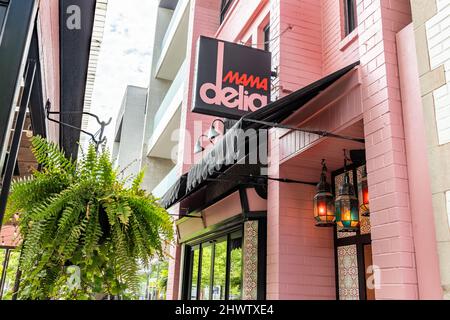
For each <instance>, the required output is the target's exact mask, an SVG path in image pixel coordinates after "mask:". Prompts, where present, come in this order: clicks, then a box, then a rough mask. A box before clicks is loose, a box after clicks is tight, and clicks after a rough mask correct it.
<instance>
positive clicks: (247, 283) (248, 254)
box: [242, 221, 258, 300]
mask: <svg viewBox="0 0 450 320" xmlns="http://www.w3.org/2000/svg"><path fill="white" fill-rule="evenodd" d="M243 255H244V267H243V294H242V299H243V300H256V299H257V298H258V221H247V222H245V224H244V252H243Z"/></svg>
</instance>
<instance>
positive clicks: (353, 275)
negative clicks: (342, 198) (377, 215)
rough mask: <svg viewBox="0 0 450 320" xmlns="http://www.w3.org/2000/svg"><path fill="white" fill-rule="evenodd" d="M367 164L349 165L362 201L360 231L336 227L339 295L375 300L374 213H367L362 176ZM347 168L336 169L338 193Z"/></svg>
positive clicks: (341, 297) (335, 182) (335, 185)
mask: <svg viewBox="0 0 450 320" xmlns="http://www.w3.org/2000/svg"><path fill="white" fill-rule="evenodd" d="M364 166H365V165H362V166H355V165H352V166H349V167H348V170H349V176H350V179H351V181H352V184H353V186H355V191H356V193H357V197H358V201H359V204H360V217H359V219H360V228H359V230H358V231H356V232H341V231H339V227H336V228H335V232H334V234H335V239H334V243H335V263H336V297H337V299H338V300H375V290H374V280H373V273H374V272H375V270H374V266H373V264H372V245H371V238H370V217H369V216H363V215H362V213H363V211H364V209H363V207H362V203H363V199H362V198H363V195H362V190H361V179H362V175H363V170H364ZM343 179H344V169H340V170H337V171H335V172H333V173H332V181H333V190H334V193H335V195H337V194H338V190H339V187H340V185H341V184H342V183H343Z"/></svg>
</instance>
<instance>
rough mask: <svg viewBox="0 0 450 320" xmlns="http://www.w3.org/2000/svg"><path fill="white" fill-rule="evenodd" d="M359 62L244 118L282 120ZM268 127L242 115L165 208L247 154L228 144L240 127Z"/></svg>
mask: <svg viewBox="0 0 450 320" xmlns="http://www.w3.org/2000/svg"><path fill="white" fill-rule="evenodd" d="M358 65H359V61H358V62H355V63H353V64H351V65H349V66H347V67H345V68H343V69H340V70H338V71H336V72H334V73H332V74H330V75H328V76H326V77H324V78H322V79H320V80H318V81H316V82H314V83H312V84H310V85H308V86H306V87H304V88H302V89H300V90H298V91H295V92H293V93H291V94H290V95H288V96H285V97H283V98H281V99H279V100H277V101H274V102H272V103H270V104H269V105H267V106H266V107H264V108H262V109H260V110H258V111H256V112H253V113H251V114H249V115H248V116H245V117H244V118H246V119H253V120H260V121H265V122H273V123H281V122H282V121H283V120H285V119H287V118H288V117H289V116H290V115H292V114H293V113H295V112H296V111H298V110H299V109H300V108H301V107H302V106H304V105H305V104H306V103H308V102H309V101H311V100H312V99H313V98H315V97H316V96H317V95H319V94H320V93H321V92H322V91H323V90H325V89H327V88H328V87H329V86H330V85H332V84H333V83H334V82H335V81H336V80H338V79H340V78H341V77H342V76H344V75H345V74H347V73H348V72H349V71H351V70H353V69H354V68H355V67H356V66H358ZM264 127H267V126H265V125H263V124H257V123H251V122H246V121H243V120H242V119H241V120H240V121H238V122H237V123H236V124H235V125H234V126H233V127H232V128H231V129H230V130H228V131H227V133H226V134H225V136H224V137H223V139H222V140H221V141H220V142H218V143H217V144H216V145H215V146H214V147H213V148H212V149H211V150H210V151H209V152H208V154H207V155H206V156H205V157H203V159H202V160H201V161H200V162H199V163H197V164H195V165H193V166H192V168H191V169H190V170H189V172H188V173H187V174H185V175H183V176H182V177H181V178H180V179H179V180H178V181H177V182H176V183H175V185H174V186H173V187H172V188H170V189H169V191H167V193H166V194H165V195H164V197H163V199H162V201H161V204H162V205H163V206H164V207H165V208H170V207H171V206H173V205H174V204H176V203H177V202H179V201H181V200H183V199H185V198H186V197H188V196H189V195H191V194H193V193H195V192H196V191H197V190H199V189H200V188H201V187H203V186H204V185H205V184H206V183H208V181H207V180H208V179H211V178H216V177H217V176H219V175H220V173H218V172H223V171H225V170H226V169H227V168H229V167H230V166H231V165H234V164H236V163H238V162H239V161H240V160H241V159H243V158H245V157H246V156H247V154H241V150H242V149H241V148H239V147H238V148H229V147H228V148H227V146H230V145H232V144H231V143H230V141H233V140H234V139H235V137H236V135H237V134H238V133H237V132H238V131H239V130H240V129H244V130H247V129H250V128H252V129H261V128H264Z"/></svg>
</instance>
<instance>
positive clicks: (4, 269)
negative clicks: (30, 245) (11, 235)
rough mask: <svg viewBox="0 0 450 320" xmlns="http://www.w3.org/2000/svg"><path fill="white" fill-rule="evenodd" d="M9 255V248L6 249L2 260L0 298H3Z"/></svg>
mask: <svg viewBox="0 0 450 320" xmlns="http://www.w3.org/2000/svg"><path fill="white" fill-rule="evenodd" d="M10 256H11V250H10V249H6V252H5V260H4V261H3V270H2V278H1V280H0V300H2V298H3V290H4V288H5V282H6V272H7V271H8V264H9V257H10Z"/></svg>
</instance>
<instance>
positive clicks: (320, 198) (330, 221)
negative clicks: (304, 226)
mask: <svg viewBox="0 0 450 320" xmlns="http://www.w3.org/2000/svg"><path fill="white" fill-rule="evenodd" d="M314 219H316V226H317V227H332V226H334V223H335V221H336V216H335V210H334V197H333V195H332V193H331V186H330V184H329V183H328V182H327V166H326V165H325V160H322V174H321V175H320V182H319V184H318V185H317V193H316V195H315V196H314Z"/></svg>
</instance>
